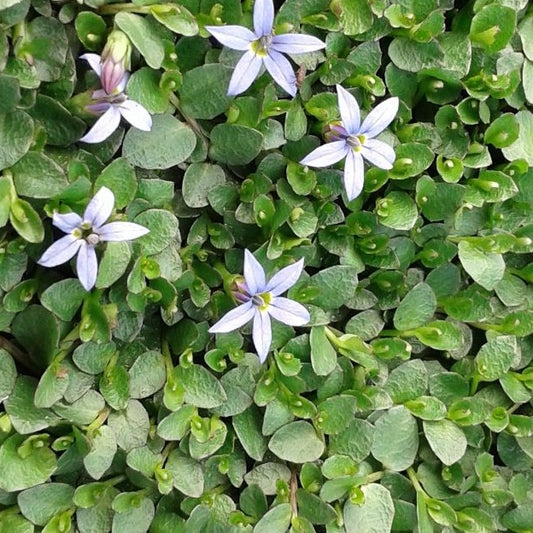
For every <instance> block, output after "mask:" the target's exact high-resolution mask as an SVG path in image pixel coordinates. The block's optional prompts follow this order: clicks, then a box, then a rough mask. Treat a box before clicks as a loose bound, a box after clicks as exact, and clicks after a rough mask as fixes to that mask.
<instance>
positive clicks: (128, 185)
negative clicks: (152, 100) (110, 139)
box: [94, 81, 137, 209]
mask: <svg viewBox="0 0 533 533" xmlns="http://www.w3.org/2000/svg"><path fill="white" fill-rule="evenodd" d="M130 83H131V81H130ZM100 187H107V188H108V189H110V190H111V191H112V192H113V194H114V195H115V208H116V209H122V208H124V207H126V206H127V205H128V204H129V203H130V202H131V201H132V200H133V198H134V197H135V193H136V192H137V178H136V176H135V170H134V169H133V167H132V166H131V165H130V164H129V163H128V160H127V159H126V158H124V157H119V158H117V159H114V160H113V161H112V162H111V163H110V164H109V165H107V167H105V168H104V170H102V173H101V174H100V176H98V178H97V179H96V181H95V182H94V188H95V190H98V189H100Z"/></svg>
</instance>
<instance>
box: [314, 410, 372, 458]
mask: <svg viewBox="0 0 533 533" xmlns="http://www.w3.org/2000/svg"><path fill="white" fill-rule="evenodd" d="M319 416H320V411H319ZM373 440H374V426H373V425H372V424H370V422H367V421H366V420H362V419H360V418H354V419H353V420H352V421H351V422H350V425H349V426H348V428H347V429H345V430H344V431H343V432H341V433H339V434H338V435H333V436H331V437H330V449H329V452H330V453H332V454H341V455H347V456H348V457H351V458H352V459H353V460H354V461H356V462H357V463H360V462H361V461H364V460H365V459H366V458H367V457H368V455H369V454H370V449H371V447H372V442H373Z"/></svg>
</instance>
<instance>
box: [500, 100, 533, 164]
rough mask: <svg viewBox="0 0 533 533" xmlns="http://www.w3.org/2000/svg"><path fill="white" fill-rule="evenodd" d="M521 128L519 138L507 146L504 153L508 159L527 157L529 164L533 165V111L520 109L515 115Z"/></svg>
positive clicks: (503, 149) (503, 150)
mask: <svg viewBox="0 0 533 533" xmlns="http://www.w3.org/2000/svg"><path fill="white" fill-rule="evenodd" d="M515 118H516V121H517V122H518V126H519V128H520V130H519V131H520V133H519V135H518V139H516V141H515V142H514V143H513V144H511V145H510V146H507V147H505V148H502V152H503V155H504V156H505V158H506V159H507V160H508V161H514V160H515V159H525V160H526V161H527V163H528V165H529V166H532V165H533V113H531V112H530V111H527V110H523V111H519V112H518V113H517V114H516V115H515Z"/></svg>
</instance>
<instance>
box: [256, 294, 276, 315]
mask: <svg viewBox="0 0 533 533" xmlns="http://www.w3.org/2000/svg"><path fill="white" fill-rule="evenodd" d="M252 302H253V304H254V305H255V306H256V307H258V308H259V310H260V311H266V310H267V309H268V306H269V305H270V303H271V302H272V294H271V293H269V292H263V293H262V294H256V295H255V296H254V297H253V298H252Z"/></svg>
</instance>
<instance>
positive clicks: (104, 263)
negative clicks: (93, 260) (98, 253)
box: [96, 242, 131, 289]
mask: <svg viewBox="0 0 533 533" xmlns="http://www.w3.org/2000/svg"><path fill="white" fill-rule="evenodd" d="M130 259H131V247H130V244H129V243H127V242H109V243H107V244H106V248H105V250H104V253H103V254H102V257H101V260H100V263H99V265H98V276H97V277H96V288H98V289H104V288H107V287H111V285H113V283H115V282H116V281H117V280H118V279H119V278H120V277H122V275H123V274H124V272H126V269H127V268H128V265H129V264H130Z"/></svg>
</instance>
